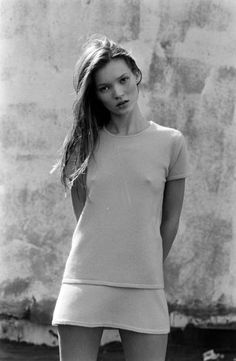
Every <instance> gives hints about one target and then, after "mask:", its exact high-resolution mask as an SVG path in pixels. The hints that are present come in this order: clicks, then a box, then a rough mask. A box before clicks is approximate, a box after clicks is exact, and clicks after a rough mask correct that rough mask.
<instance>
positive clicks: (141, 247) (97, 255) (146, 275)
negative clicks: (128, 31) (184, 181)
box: [63, 121, 187, 288]
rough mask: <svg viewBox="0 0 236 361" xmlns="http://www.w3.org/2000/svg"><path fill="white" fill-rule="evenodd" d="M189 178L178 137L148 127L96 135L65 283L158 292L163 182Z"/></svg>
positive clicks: (157, 127)
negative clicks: (130, 131) (135, 130)
mask: <svg viewBox="0 0 236 361" xmlns="http://www.w3.org/2000/svg"><path fill="white" fill-rule="evenodd" d="M186 175H187V157H186V146H185V141H184V137H183V135H182V133H181V132H180V131H178V130H176V129H173V128H167V127H163V126H161V125H158V124H156V123H154V122H152V121H151V122H149V126H148V127H147V128H145V129H144V130H143V131H141V132H139V133H136V134H133V135H124V136H122V135H115V134H112V133H110V132H109V131H108V130H107V129H106V128H103V129H102V130H101V131H100V135H99V142H98V144H97V146H96V149H95V152H94V157H92V158H91V159H90V162H89V166H88V172H87V184H86V185H87V197H86V202H85V205H84V208H83V211H82V213H81V215H80V218H79V220H78V223H77V225H76V228H75V230H74V234H73V238H72V246H71V250H70V253H69V257H68V259H67V262H66V267H65V271H64V275H63V282H65V283H86V284H95V285H99V284H100V285H108V286H116V287H135V288H163V287H164V282H163V258H162V257H163V254H162V239H161V235H160V223H161V216H162V202H163V192H164V188H165V182H166V181H170V180H174V179H180V178H184V177H186Z"/></svg>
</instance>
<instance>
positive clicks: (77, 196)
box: [71, 179, 86, 222]
mask: <svg viewBox="0 0 236 361" xmlns="http://www.w3.org/2000/svg"><path fill="white" fill-rule="evenodd" d="M71 200H72V205H73V210H74V214H75V217H76V220H77V222H78V219H79V217H80V214H81V212H82V210H83V208H84V204H85V200H86V192H85V189H84V187H82V185H81V183H80V182H79V181H78V180H77V179H76V180H75V181H74V184H73V186H72V188H71Z"/></svg>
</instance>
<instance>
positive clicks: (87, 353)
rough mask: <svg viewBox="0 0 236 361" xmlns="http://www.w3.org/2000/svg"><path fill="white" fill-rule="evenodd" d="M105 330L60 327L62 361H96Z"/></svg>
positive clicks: (98, 328) (68, 326) (69, 326)
mask: <svg viewBox="0 0 236 361" xmlns="http://www.w3.org/2000/svg"><path fill="white" fill-rule="evenodd" d="M102 332H103V328H101V327H83V326H71V325H59V326H58V335H59V351H60V361H78V360H79V361H80V360H81V361H96V359H97V354H98V349H99V345H100V341H101V337H102Z"/></svg>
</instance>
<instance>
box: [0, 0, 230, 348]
mask: <svg viewBox="0 0 236 361" xmlns="http://www.w3.org/2000/svg"><path fill="white" fill-rule="evenodd" d="M0 17H1V34H0V39H1V49H2V50H1V54H2V55H1V59H0V62H1V64H0V67H1V69H0V70H1V74H0V79H1V97H0V116H1V135H0V141H1V154H0V156H1V170H0V172H1V178H0V182H1V185H0V197H1V212H0V214H1V216H0V217H1V221H0V227H1V236H0V237H1V238H0V258H1V259H0V267H1V272H0V293H1V298H0V313H1V319H4V322H3V323H1V325H2V329H1V332H0V335H1V336H2V337H4V335H7V334H10V333H12V334H14V335H18V336H16V337H18V339H25V338H26V336H24V332H23V331H22V327H23V326H22V324H23V323H24V322H25V323H26V324H28V322H31V323H33V324H39V323H40V324H44V325H48V324H50V319H51V315H52V310H53V307H54V303H55V299H56V297H57V294H58V291H59V287H60V280H61V277H62V272H63V268H64V263H65V260H66V257H67V255H68V252H69V248H70V243H71V236H72V232H73V228H74V226H75V219H74V216H73V213H72V208H71V204H70V198H69V197H67V198H65V197H64V192H63V188H62V186H61V185H60V183H59V179H58V174H53V175H49V171H50V169H51V166H52V165H53V164H54V162H55V160H56V158H57V151H58V149H59V147H60V145H61V143H62V141H63V138H64V135H65V133H66V131H67V129H68V128H69V124H70V122H71V105H72V102H73V90H72V71H73V67H74V64H75V62H76V60H77V57H78V55H79V48H80V45H81V44H82V43H83V42H84V40H85V39H86V38H87V36H88V35H90V34H92V33H102V34H106V35H108V36H110V37H111V38H113V39H114V40H116V41H119V42H120V43H121V44H122V45H123V46H125V47H126V48H128V49H130V50H131V51H132V53H133V55H134V57H135V58H136V59H137V60H138V64H139V66H140V67H141V68H142V70H143V82H142V85H141V91H140V105H141V107H142V109H143V112H144V114H145V115H146V117H147V118H148V119H152V120H154V121H156V122H158V123H160V124H163V125H166V126H171V127H176V128H178V129H180V130H181V131H182V132H183V133H184V135H185V137H186V140H187V145H188V149H189V159H190V171H191V176H190V177H189V179H188V182H187V187H186V198H185V204H184V209H183V214H182V219H181V224H180V229H179V233H178V236H177V239H176V242H175V244H174V246H173V249H172V251H171V254H170V256H169V258H168V260H167V262H166V265H165V268H166V289H167V295H168V301H169V305H170V311H171V320H172V325H173V326H185V325H186V324H187V323H189V322H192V323H195V324H200V325H206V324H207V323H208V324H209V323H210V324H211V323H213V324H215V325H216V326H218V325H220V324H222V323H224V324H225V323H227V325H228V327H233V325H234V326H235V323H233V321H234V322H235V321H236V262H235V260H236V234H235V233H236V218H235V215H236V212H235V205H236V186H235V154H236V149H235V135H236V115H235V95H236V67H235V65H236V3H235V1H234V0H231V1H230V0H119V1H116V0H71V1H68V2H66V1H63V0H56V1H55V0H33V1H32V0H1V1H0ZM7 319H10V320H11V322H7V321H6V320H7ZM21 319H22V320H24V321H22V322H23V323H22V324H21V326H19V325H20V323H19V320H21ZM17 325H18V326H17ZM17 327H18V328H17ZM20 327H21V331H19V330H18V329H20ZM9 330H10V331H9ZM18 331H19V332H18ZM14 332H15V333H14ZM22 335H23V336H22ZM14 337H15V336H14ZM48 343H55V340H54V341H53V337H52V340H51V341H48Z"/></svg>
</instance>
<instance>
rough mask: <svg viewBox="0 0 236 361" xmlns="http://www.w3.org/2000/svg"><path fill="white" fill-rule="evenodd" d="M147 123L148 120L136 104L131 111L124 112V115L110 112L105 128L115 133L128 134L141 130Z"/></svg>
mask: <svg viewBox="0 0 236 361" xmlns="http://www.w3.org/2000/svg"><path fill="white" fill-rule="evenodd" d="M147 124H148V122H147V121H146V120H145V119H144V117H143V115H142V113H141V112H140V109H139V107H138V106H137V107H136V108H135V109H134V110H133V111H132V113H129V114H125V115H124V116H116V115H115V114H112V115H111V120H110V122H109V123H108V125H107V129H108V130H109V131H110V132H111V133H114V134H117V135H118V134H119V135H129V134H135V133H138V132H140V131H142V130H143V129H145V128H146V127H147Z"/></svg>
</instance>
